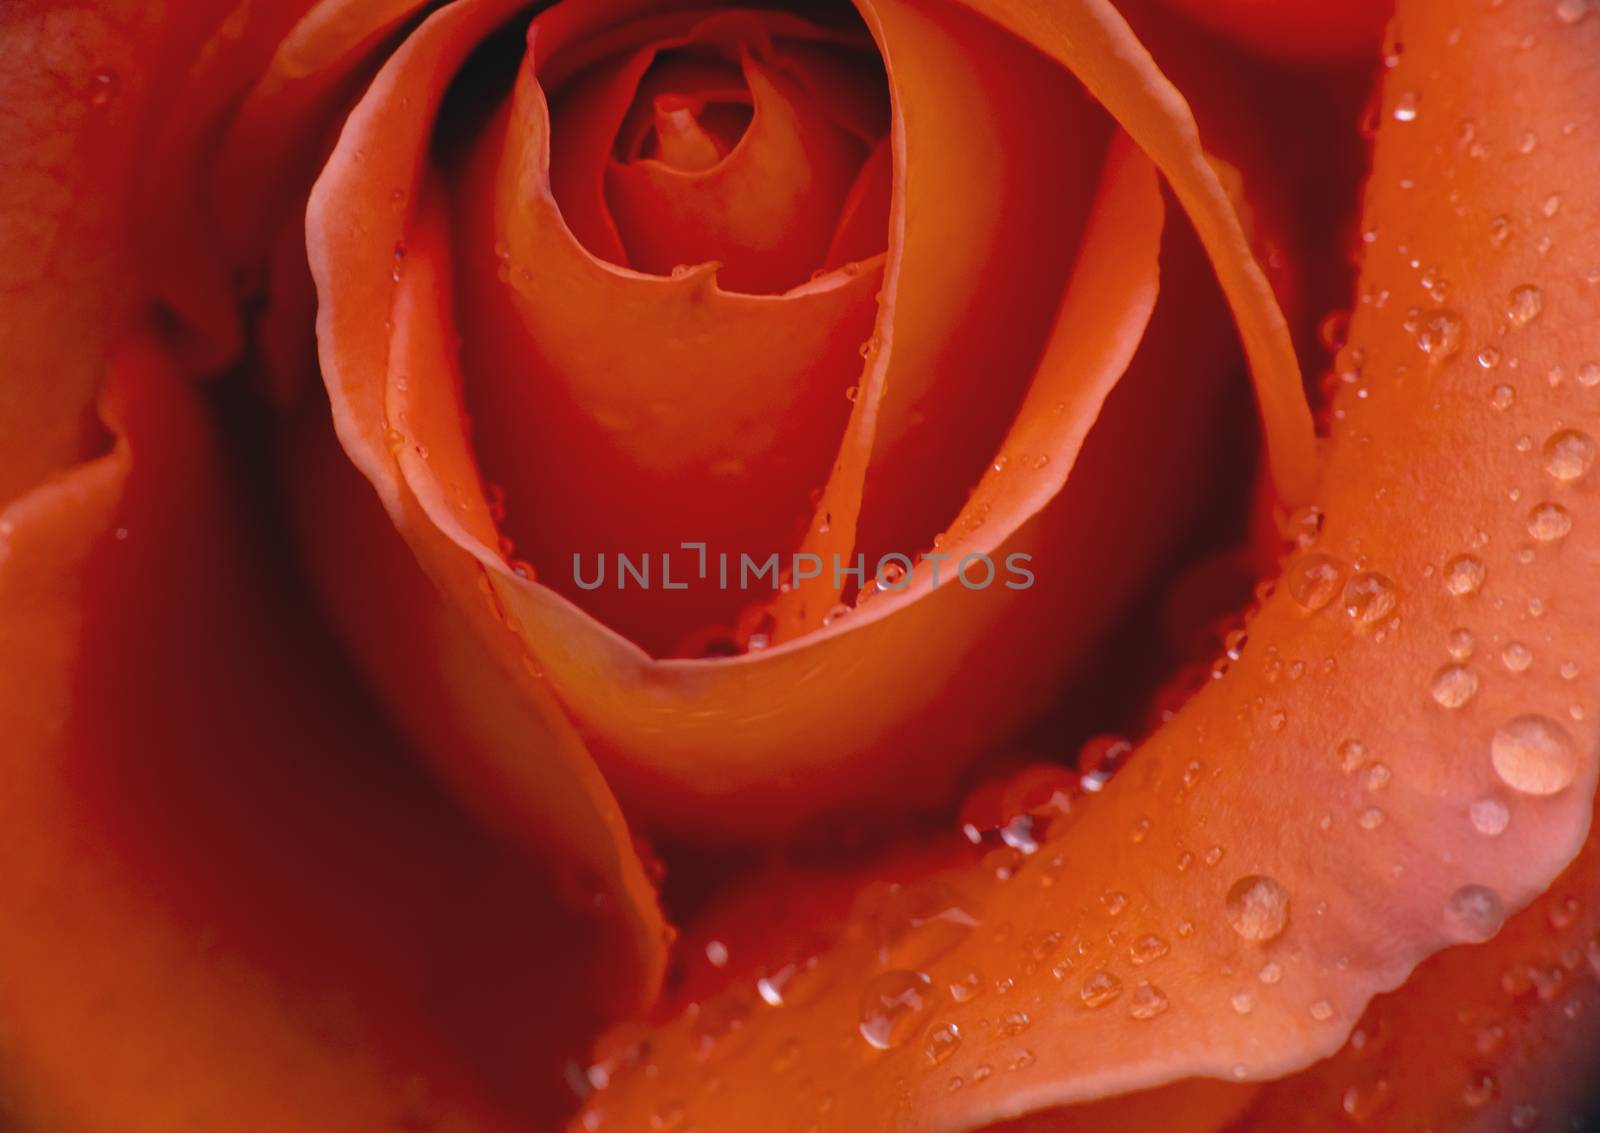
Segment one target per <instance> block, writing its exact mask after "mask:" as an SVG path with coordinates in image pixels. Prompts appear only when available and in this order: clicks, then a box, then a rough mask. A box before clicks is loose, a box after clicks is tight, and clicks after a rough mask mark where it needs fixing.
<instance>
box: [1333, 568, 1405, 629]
mask: <svg viewBox="0 0 1600 1133" xmlns="http://www.w3.org/2000/svg"><path fill="white" fill-rule="evenodd" d="M1394 606H1395V593H1394V583H1393V582H1391V581H1390V580H1389V579H1388V578H1386V577H1384V576H1383V575H1381V574H1378V573H1377V572H1375V571H1362V572H1361V573H1360V574H1357V575H1354V576H1353V577H1352V578H1351V579H1350V581H1349V582H1348V583H1346V584H1345V588H1344V612H1345V613H1346V614H1348V615H1349V616H1350V617H1351V618H1353V619H1354V620H1355V621H1356V622H1357V623H1359V624H1361V625H1372V624H1373V623H1374V622H1380V621H1382V620H1383V619H1384V618H1386V617H1388V616H1389V613H1390V611H1392V610H1393V609H1394Z"/></svg>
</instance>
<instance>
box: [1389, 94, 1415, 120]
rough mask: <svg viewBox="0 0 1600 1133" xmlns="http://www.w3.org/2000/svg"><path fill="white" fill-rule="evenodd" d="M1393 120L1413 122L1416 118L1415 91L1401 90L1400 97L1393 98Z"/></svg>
mask: <svg viewBox="0 0 1600 1133" xmlns="http://www.w3.org/2000/svg"><path fill="white" fill-rule="evenodd" d="M1394 120H1395V121H1396V122H1415V121H1416V120H1417V94H1416V92H1415V91H1409V90H1408V91H1401V92H1400V97H1399V98H1396V99H1395V100H1394Z"/></svg>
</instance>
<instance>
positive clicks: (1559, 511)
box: [1528, 501, 1572, 543]
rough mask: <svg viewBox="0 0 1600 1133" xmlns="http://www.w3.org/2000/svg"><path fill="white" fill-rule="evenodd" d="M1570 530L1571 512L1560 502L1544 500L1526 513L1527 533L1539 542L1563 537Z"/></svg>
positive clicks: (1550, 541) (1552, 540)
mask: <svg viewBox="0 0 1600 1133" xmlns="http://www.w3.org/2000/svg"><path fill="white" fill-rule="evenodd" d="M1571 530H1572V513H1571V512H1569V511H1568V510H1567V509H1566V508H1564V507H1562V506H1561V505H1560V504H1557V503H1551V502H1549V501H1546V502H1544V503H1542V504H1538V505H1536V506H1535V507H1534V509H1533V510H1532V511H1530V512H1529V513H1528V534H1529V535H1532V536H1533V537H1534V538H1535V539H1537V540H1539V541H1540V542H1541V543H1552V542H1554V541H1555V540H1557V539H1564V538H1565V537H1566V536H1567V533H1568V532H1570V531H1571Z"/></svg>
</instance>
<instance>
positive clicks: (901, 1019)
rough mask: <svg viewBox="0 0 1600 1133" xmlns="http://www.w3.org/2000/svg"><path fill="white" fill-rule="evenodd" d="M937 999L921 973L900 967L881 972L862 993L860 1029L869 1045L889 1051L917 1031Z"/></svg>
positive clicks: (868, 982)
mask: <svg viewBox="0 0 1600 1133" xmlns="http://www.w3.org/2000/svg"><path fill="white" fill-rule="evenodd" d="M935 998H936V993H935V991H934V987H933V981H932V980H930V979H929V978H928V977H927V976H926V975H925V974H923V973H922V972H912V971H906V970H905V969H900V968H897V969H892V970H890V971H887V972H881V973H879V974H878V975H876V976H873V977H872V979H870V980H868V981H867V986H866V987H864V988H862V990H861V1014H860V1021H859V1023H858V1024H857V1029H858V1030H859V1031H860V1032H861V1037H862V1038H863V1039H866V1040H867V1045H868V1046H871V1047H874V1048H875V1049H877V1050H889V1049H890V1048H891V1047H895V1046H899V1045H900V1044H902V1043H904V1042H905V1041H906V1039H908V1038H910V1037H911V1036H912V1035H913V1034H914V1033H915V1032H916V1030H917V1028H918V1025H919V1024H920V1023H921V1022H922V1020H923V1019H924V1018H925V1017H926V1015H927V1013H928V1012H929V1011H931V1010H932V1008H933V1005H934V1002H935Z"/></svg>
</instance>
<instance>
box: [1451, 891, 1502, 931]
mask: <svg viewBox="0 0 1600 1133" xmlns="http://www.w3.org/2000/svg"><path fill="white" fill-rule="evenodd" d="M1446 912H1447V914H1448V916H1449V920H1450V924H1451V927H1452V928H1454V929H1455V931H1456V933H1457V934H1458V935H1459V936H1460V937H1461V938H1462V939H1463V940H1467V941H1471V942H1473V943H1477V942H1479V941H1484V940H1488V939H1489V938H1490V937H1491V936H1493V935H1494V934H1495V933H1497V932H1499V931H1500V926H1501V925H1502V924H1503V923H1505V919H1506V910H1505V906H1504V905H1503V904H1501V902H1500V896H1499V894H1497V893H1496V892H1495V891H1494V890H1493V889H1490V888H1489V887H1488V886H1485V885H1463V886H1462V887H1461V888H1460V889H1457V890H1456V891H1455V892H1454V893H1452V894H1450V900H1449V901H1448V902H1447V903H1446Z"/></svg>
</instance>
